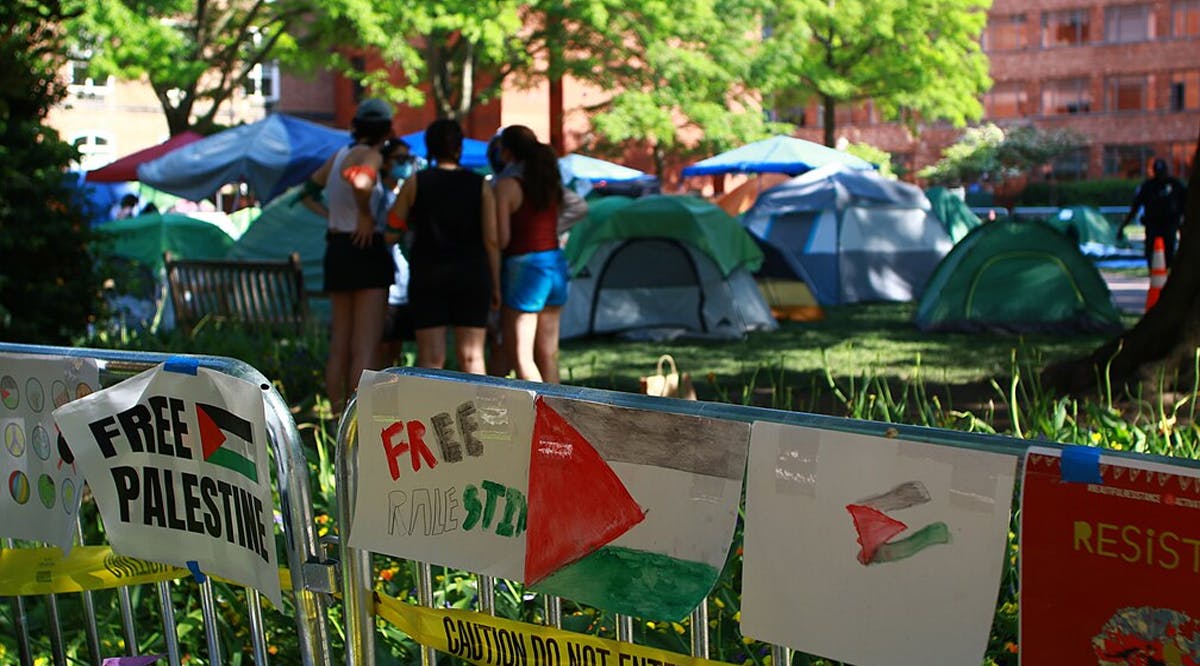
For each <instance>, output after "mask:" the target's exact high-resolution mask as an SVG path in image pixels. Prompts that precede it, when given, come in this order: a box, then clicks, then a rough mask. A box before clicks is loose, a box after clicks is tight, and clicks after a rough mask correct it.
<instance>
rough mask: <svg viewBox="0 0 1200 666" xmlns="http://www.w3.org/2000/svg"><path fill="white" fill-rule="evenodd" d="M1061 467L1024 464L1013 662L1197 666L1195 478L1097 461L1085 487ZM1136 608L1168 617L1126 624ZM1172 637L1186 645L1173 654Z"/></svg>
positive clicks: (1199, 561) (1199, 575)
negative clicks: (1148, 624) (1147, 625)
mask: <svg viewBox="0 0 1200 666" xmlns="http://www.w3.org/2000/svg"><path fill="white" fill-rule="evenodd" d="M1061 469H1062V468H1061V463H1060V459H1059V458H1058V457H1057V456H1045V455H1037V454H1030V455H1029V456H1028V459H1027V461H1026V463H1025V480H1024V485H1023V488H1024V496H1023V498H1022V501H1021V555H1020V562H1021V642H1020V646H1021V659H1022V662H1023V663H1025V664H1096V663H1100V664H1105V665H1107V664H1118V663H1119V664H1149V663H1155V662H1154V661H1152V660H1154V659H1157V660H1158V661H1157V663H1167V664H1171V663H1174V664H1181V665H1187V664H1193V665H1194V664H1198V663H1200V638H1198V636H1197V629H1198V628H1200V625H1197V622H1200V595H1198V594H1196V590H1197V584H1198V583H1200V479H1198V478H1196V477H1194V476H1186V475H1183V474H1169V473H1158V472H1149V471H1146V470H1144V469H1137V468H1134V467H1125V466H1115V465H1101V467H1100V473H1101V476H1102V478H1103V479H1104V483H1103V484H1096V485H1091V484H1087V483H1068V482H1065V481H1063V480H1062V471H1061ZM1180 471H1181V472H1182V471H1183V470H1180ZM1114 493H1115V494H1114ZM1142 609H1163V614H1165V613H1166V612H1167V611H1174V612H1175V613H1177V614H1179V615H1176V616H1175V617H1176V619H1177V620H1178V621H1176V622H1172V623H1166V624H1163V623H1159V626H1160V628H1161V631H1159V632H1157V633H1155V632H1148V631H1145V630H1142V629H1138V628H1135V627H1136V626H1137V625H1138V622H1137V618H1139V617H1144V613H1145V611H1143V610H1142ZM1161 617H1162V614H1160V618H1161ZM1114 618H1116V619H1115V620H1114ZM1131 619H1132V620H1133V622H1132V623H1131V622H1128V620H1131ZM1110 620H1112V622H1111V623H1110ZM1106 624H1107V625H1108V626H1107V627H1106ZM1176 637H1179V639H1182V640H1183V642H1184V644H1185V645H1186V644H1188V643H1190V644H1191V645H1192V646H1194V647H1193V648H1192V649H1187V650H1186V651H1185V652H1184V653H1183V654H1182V655H1180V654H1179V653H1178V652H1176V650H1177V649H1178V647H1179V641H1178V640H1177V638H1176ZM1118 655H1119V656H1118Z"/></svg>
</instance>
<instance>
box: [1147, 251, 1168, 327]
mask: <svg viewBox="0 0 1200 666" xmlns="http://www.w3.org/2000/svg"><path fill="white" fill-rule="evenodd" d="M1166 284H1167V252H1166V249H1165V248H1164V246H1163V239H1162V238H1161V237H1156V238H1155V239H1154V254H1152V255H1150V289H1149V291H1147V292H1146V309H1147V310H1149V309H1150V308H1152V307H1154V304H1155V303H1157V302H1158V296H1159V294H1161V293H1162V288H1163V286H1164V285H1166Z"/></svg>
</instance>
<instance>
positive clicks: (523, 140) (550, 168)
mask: <svg viewBox="0 0 1200 666" xmlns="http://www.w3.org/2000/svg"><path fill="white" fill-rule="evenodd" d="M500 145H501V146H503V147H504V148H507V149H508V151H509V152H510V153H512V156H513V159H515V160H516V161H518V162H523V163H524V165H525V167H524V173H523V177H524V180H525V192H524V196H525V198H526V199H527V200H528V201H529V203H530V205H531V206H533V208H535V209H537V210H542V209H545V208H549V207H551V206H557V205H559V204H561V203H562V197H563V189H562V176H561V175H560V174H559V171H558V155H556V154H555V153H554V149H553V148H551V147H550V145H549V144H545V143H541V142H540V141H538V140H537V135H535V134H534V133H533V130H531V129H529V128H528V127H525V126H524V125H513V126H511V127H506V128H505V129H504V132H502V133H501V134H500Z"/></svg>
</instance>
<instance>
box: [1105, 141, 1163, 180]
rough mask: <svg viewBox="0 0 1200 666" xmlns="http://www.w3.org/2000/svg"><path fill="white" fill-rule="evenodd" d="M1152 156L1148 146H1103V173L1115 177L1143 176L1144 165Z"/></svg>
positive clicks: (1152, 152)
mask: <svg viewBox="0 0 1200 666" xmlns="http://www.w3.org/2000/svg"><path fill="white" fill-rule="evenodd" d="M1153 158H1154V151H1153V150H1151V149H1150V146H1138V145H1131V146H1105V147H1104V175H1105V176H1113V177H1116V178H1133V179H1138V178H1145V177H1146V173H1147V171H1146V165H1147V164H1149V162H1150V160H1151V159H1153Z"/></svg>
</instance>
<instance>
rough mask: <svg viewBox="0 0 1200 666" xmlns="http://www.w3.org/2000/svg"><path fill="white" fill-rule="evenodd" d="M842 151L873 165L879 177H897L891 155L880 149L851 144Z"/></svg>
mask: <svg viewBox="0 0 1200 666" xmlns="http://www.w3.org/2000/svg"><path fill="white" fill-rule="evenodd" d="M843 150H845V152H847V153H850V154H851V155H853V156H855V157H861V158H862V159H864V160H866V161H868V162H870V163H871V164H874V165H875V167H876V169H877V170H878V172H879V175H881V176H883V177H885V178H892V179H894V178H896V176H897V175H898V174H897V173H896V169H895V166H894V165H893V164H892V154H891V153H889V152H888V151H886V150H884V149H882V148H876V147H875V146H872V145H871V144H869V143H851V144H849V145H847V146H846V147H845V148H844V149H843Z"/></svg>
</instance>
